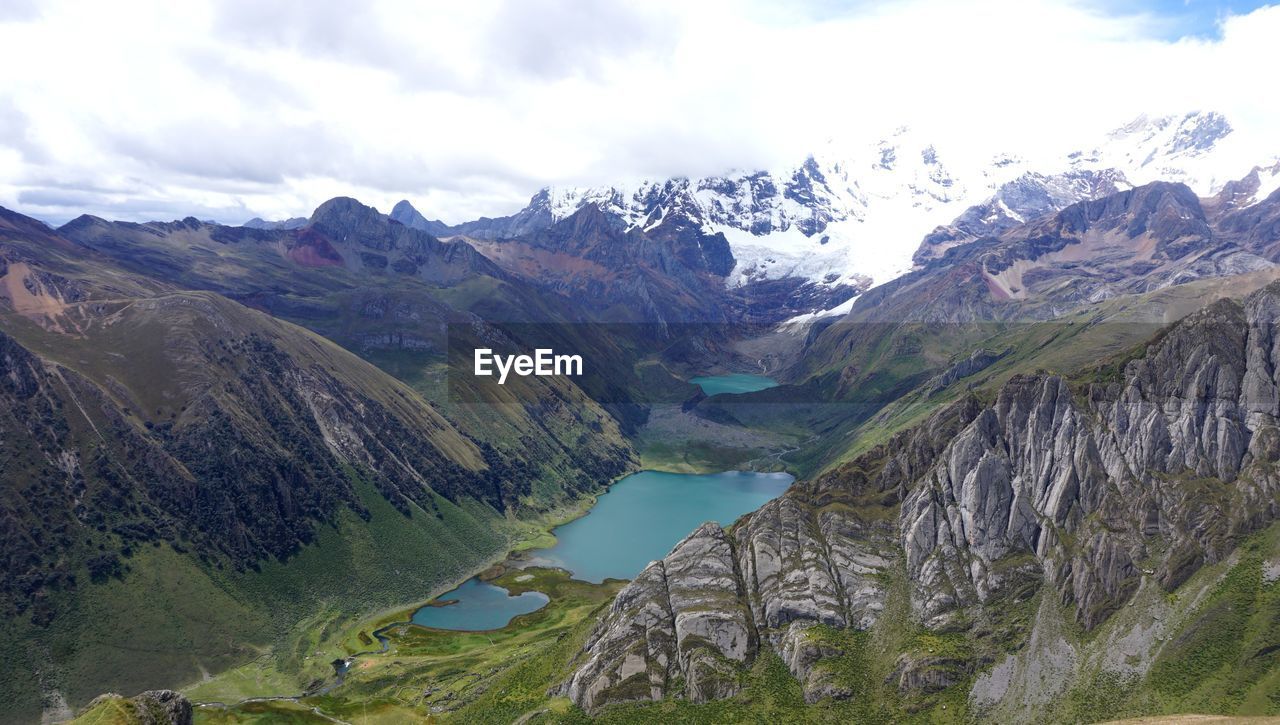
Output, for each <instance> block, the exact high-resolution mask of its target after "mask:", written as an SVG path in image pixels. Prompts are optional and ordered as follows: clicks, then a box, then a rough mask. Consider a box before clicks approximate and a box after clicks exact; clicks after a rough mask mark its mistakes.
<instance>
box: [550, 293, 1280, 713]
mask: <svg viewBox="0 0 1280 725" xmlns="http://www.w3.org/2000/svg"><path fill="white" fill-rule="evenodd" d="M1277 320H1280V284H1274V285H1272V286H1270V287H1268V288H1266V289H1264V290H1261V291H1260V292H1258V293H1256V294H1254V295H1253V296H1251V297H1250V298H1249V299H1248V300H1247V301H1246V302H1245V304H1243V305H1241V304H1238V303H1235V302H1231V301H1220V302H1218V303H1215V304H1213V305H1210V306H1209V307H1207V308H1205V309H1204V310H1202V311H1200V312H1198V313H1196V314H1194V315H1191V316H1190V317H1188V318H1187V319H1185V320H1184V321H1182V322H1181V323H1178V324H1177V325H1176V326H1174V327H1173V328H1171V329H1170V330H1169V331H1168V332H1167V334H1165V335H1164V336H1162V337H1161V338H1159V339H1158V340H1157V341H1155V342H1154V343H1153V344H1152V345H1151V346H1150V347H1149V348H1148V350H1147V354H1146V355H1145V357H1143V358H1140V359H1135V360H1132V361H1130V362H1129V363H1128V364H1127V365H1126V366H1125V367H1124V370H1123V373H1122V374H1121V375H1119V376H1118V379H1116V380H1113V381H1109V382H1103V383H1096V382H1095V383H1090V384H1087V385H1085V384H1077V385H1072V384H1069V382H1068V381H1067V380H1065V379H1064V378H1062V377H1060V376H1056V375H1050V374H1037V375H1031V376H1021V377H1015V378H1013V379H1012V380H1010V381H1009V382H1008V383H1006V384H1005V385H1004V387H1003V388H1002V389H1001V390H1000V392H999V394H998V395H997V397H996V399H995V400H994V401H992V402H991V403H990V404H987V405H983V404H980V403H979V402H978V401H977V400H976V399H973V398H969V399H966V400H962V401H960V402H957V403H955V404H953V405H951V406H949V407H947V408H946V409H943V410H941V411H939V412H937V413H935V414H934V415H933V416H932V417H931V418H930V419H929V420H928V421H926V422H925V423H924V424H922V425H921V426H919V427H917V428H915V429H912V430H909V431H905V432H903V433H901V434H899V435H897V436H895V437H894V438H893V439H892V440H891V441H890V442H889V443H887V444H885V445H883V446H881V447H879V448H876V449H875V450H873V451H871V452H869V453H867V454H865V455H864V456H862V457H860V458H859V459H857V460H855V461H853V462H852V463H849V464H846V465H845V466H843V467H841V468H840V469H838V470H837V471H835V472H834V473H831V474H828V475H825V476H822V477H820V478H818V479H815V480H813V481H809V482H804V483H799V484H796V485H795V486H793V487H792V488H791V489H790V490H789V491H788V492H787V493H786V494H784V495H783V496H781V497H779V498H778V499H776V500H774V501H771V502H770V503H768V504H765V505H764V506H763V507H761V508H760V509H759V510H757V511H756V512H754V513H752V514H750V515H748V516H746V517H744V518H743V519H742V520H741V521H740V522H739V523H738V524H737V525H736V526H735V527H734V528H733V530H732V531H731V532H730V533H728V534H726V533H725V532H724V531H722V530H721V529H720V528H719V527H718V526H715V525H714V524H707V525H705V526H703V527H702V528H700V529H699V530H698V531H696V532H694V534H692V535H691V536H690V537H689V538H687V539H686V540H685V541H683V542H681V543H680V544H679V545H677V546H676V548H675V549H674V550H673V551H672V552H671V554H669V555H668V556H667V557H666V558H665V559H663V560H662V561H658V562H654V563H653V564H651V565H650V566H649V568H647V569H646V570H645V571H644V572H643V573H642V574H641V575H640V576H639V577H637V578H636V580H635V581H634V582H633V583H632V584H630V585H629V586H627V587H626V588H624V589H623V590H622V592H621V593H620V594H619V596H618V599H617V601H616V602H615V604H614V606H613V608H612V609H611V610H610V611H609V613H608V614H607V615H606V616H605V618H604V620H603V621H602V622H601V623H600V625H599V626H598V628H597V630H596V632H595V634H594V635H593V636H592V638H591V640H590V641H589V642H588V644H587V647H586V649H585V651H584V653H583V662H582V664H581V665H580V666H579V668H578V670H577V671H576V672H575V674H574V676H573V678H572V679H571V680H570V681H569V682H568V683H567V684H566V685H565V691H566V693H567V694H568V695H569V696H570V697H571V698H573V699H574V700H575V701H576V702H578V703H579V704H580V705H582V706H583V707H584V708H586V709H587V710H592V709H594V708H597V707H599V706H600V705H602V704H605V703H607V702H611V701H616V700H619V699H657V698H661V697H664V696H672V695H683V696H687V697H689V698H691V699H694V700H698V701H701V700H706V699H710V698H715V697H723V696H726V695H729V694H732V693H733V692H736V688H737V686H736V682H737V680H736V679H735V675H736V674H737V668H741V667H743V666H745V665H748V664H749V663H750V662H751V661H753V660H754V658H755V656H756V655H757V653H758V651H759V648H760V647H770V648H772V649H774V650H775V651H776V652H778V653H779V654H780V655H781V656H782V658H783V660H784V661H785V662H786V663H787V665H788V667H789V668H790V670H791V672H792V673H793V674H794V675H795V676H796V677H797V678H799V679H800V680H801V682H802V683H803V684H804V686H805V693H806V698H807V699H809V700H810V701H813V700H815V699H819V698H821V697H840V696H842V695H847V693H842V691H841V690H840V688H839V687H836V686H832V685H831V684H830V683H828V682H826V681H824V680H823V679H822V677H821V676H820V674H819V675H815V672H816V670H815V667H814V664H815V663H816V662H818V661H820V660H821V659H822V658H824V657H828V656H832V654H833V653H832V652H826V651H824V650H823V649H822V645H820V644H818V643H817V642H818V641H819V640H815V639H814V638H811V637H809V636H807V630H809V628H811V627H814V626H819V625H826V626H829V627H834V628H858V629H866V628H869V627H871V626H872V625H873V624H875V622H876V621H877V619H878V618H879V616H880V614H881V612H882V611H883V610H884V608H885V603H886V600H887V597H888V592H887V591H886V585H885V584H884V582H885V581H886V580H887V578H888V577H887V576H886V575H888V574H889V573H890V572H891V571H892V570H893V567H899V566H900V567H902V568H904V569H905V572H906V578H907V585H908V589H909V595H908V596H909V599H910V607H911V612H912V616H913V618H914V619H915V620H916V621H918V622H919V623H920V624H922V625H924V626H925V627H926V628H929V629H932V630H935V631H956V630H963V629H965V628H967V627H969V626H971V624H972V623H973V622H975V621H978V620H980V619H981V618H982V615H983V612H984V607H990V606H996V607H998V606H999V605H1000V604H1001V603H1002V602H1003V601H1004V600H1005V599H1006V598H1009V597H1025V596H1027V592H1029V591H1034V590H1035V588H1036V587H1038V586H1039V585H1041V584H1043V585H1045V586H1048V587H1050V588H1051V590H1052V591H1054V592H1056V594H1057V596H1058V597H1059V599H1060V600H1061V601H1062V602H1063V603H1064V604H1066V605H1067V606H1068V607H1069V608H1070V610H1071V611H1073V612H1074V614H1075V618H1076V620H1077V622H1078V623H1079V624H1080V625H1081V626H1083V627H1085V628H1086V629H1091V628H1093V627H1095V626H1097V625H1098V624H1100V623H1101V622H1102V621H1104V620H1105V619H1106V618H1107V617H1108V616H1109V615H1110V614H1111V613H1113V612H1114V611H1116V610H1117V609H1119V608H1120V607H1121V606H1123V605H1124V603H1125V602H1127V601H1129V600H1130V598H1131V597H1132V596H1133V595H1134V593H1135V591H1136V590H1137V588H1138V586H1139V584H1140V581H1141V577H1142V574H1143V572H1142V570H1140V568H1139V563H1138V562H1144V563H1143V566H1151V563H1150V562H1154V568H1153V569H1149V570H1148V571H1147V573H1150V574H1152V575H1153V577H1154V580H1155V581H1156V582H1158V583H1159V585H1160V586H1163V587H1164V588H1166V589H1171V588H1173V587H1176V586H1178V585H1179V584H1180V583H1182V582H1183V581H1185V580H1186V578H1187V577H1188V576H1190V575H1191V574H1192V573H1194V572H1195V571H1196V570H1197V569H1198V568H1199V567H1200V566H1202V565H1203V564H1205V563H1210V562H1215V561H1219V560H1222V559H1223V558H1224V557H1226V556H1227V555H1228V554H1229V553H1230V552H1231V551H1232V549H1233V548H1234V547H1235V546H1236V544H1237V543H1238V541H1239V539H1240V538H1241V537H1242V536H1243V535H1245V534H1247V533H1249V532H1251V531H1253V530H1256V529H1257V528H1259V527H1261V526H1263V525H1265V524H1267V523H1268V522H1270V521H1272V520H1274V519H1276V518H1277V517H1278V516H1280V481H1278V480H1277V477H1276V475H1275V474H1274V473H1273V467H1272V466H1271V465H1270V464H1272V463H1274V461H1276V460H1277V459H1278V458H1280V429H1278V428H1277V423H1276V420H1277V417H1280V392H1278V391H1280V340H1278V339H1277V335H1276V330H1275V326H1276V324H1277ZM1153 544H1154V545H1153ZM935 659H938V658H935ZM944 659H945V658H944ZM944 659H938V661H936V662H935V661H932V660H930V659H929V658H928V657H925V658H920V657H915V658H912V657H906V658H904V659H901V660H900V662H899V667H898V668H897V670H896V671H895V673H894V675H893V676H894V677H896V678H897V680H898V686H899V687H900V689H902V690H903V691H918V692H929V691H933V690H937V689H941V688H944V687H947V686H948V685H949V684H952V683H953V681H955V680H956V677H955V676H953V675H955V673H956V672H963V671H964V670H963V668H964V667H966V666H968V665H966V664H965V663H962V662H958V661H957V662H952V661H944ZM891 679H892V678H891ZM680 681H683V683H684V688H683V690H681V689H680V688H678V687H674V686H673V685H672V683H674V682H680Z"/></svg>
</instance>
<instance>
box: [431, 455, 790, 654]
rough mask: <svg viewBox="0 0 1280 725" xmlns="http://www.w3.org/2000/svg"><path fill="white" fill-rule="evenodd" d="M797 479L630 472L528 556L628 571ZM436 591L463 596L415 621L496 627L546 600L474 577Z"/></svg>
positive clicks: (616, 573)
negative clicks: (546, 544) (552, 543)
mask: <svg viewBox="0 0 1280 725" xmlns="http://www.w3.org/2000/svg"><path fill="white" fill-rule="evenodd" d="M794 480H795V479H794V478H793V477H792V476H791V475H790V474H786V473H752V472H744V471H730V472H728V473H712V474H688V473H661V472H658V471H640V472H639V473H633V474H631V475H630V476H627V477H626V478H623V479H622V480H620V481H618V482H617V483H615V484H614V485H613V486H612V487H611V488H610V489H609V490H608V491H607V492H605V493H604V494H602V495H601V496H600V498H599V499H598V500H597V501H596V505H595V506H594V507H593V508H592V509H591V511H590V512H589V513H587V515H586V516H583V517H582V518H579V519H575V520H573V521H570V522H569V523H567V524H565V525H564V526H560V527H558V528H556V530H555V535H556V544H555V546H553V547H551V548H550V549H543V550H541V551H538V552H536V553H534V554H533V556H531V557H530V558H529V559H528V562H529V563H530V564H531V565H533V566H550V567H560V568H562V569H567V570H568V571H570V572H571V573H572V574H573V577H574V578H575V579H581V580H584V581H590V582H601V581H603V580H605V579H606V578H613V579H631V578H633V577H634V576H635V575H636V574H639V573H640V571H641V570H642V569H644V568H645V566H647V565H648V564H649V562H651V561H653V560H655V559H661V558H662V557H664V556H666V555H667V552H669V551H671V548H672V547H673V546H675V545H676V544H677V543H679V542H680V540H681V539H683V538H684V537H686V536H688V535H689V534H690V533H692V532H693V530H694V529H696V528H698V527H699V526H701V525H702V524H704V523H706V522H707V521H716V522H719V523H720V524H721V525H724V526H728V525H729V524H731V523H733V522H734V521H735V520H737V518H738V517H739V516H741V515H743V514H745V513H748V512H750V511H754V510H756V509H758V508H760V507H761V506H763V505H764V504H765V503H767V502H768V501H770V500H772V499H774V498H777V497H778V496H779V495H781V494H782V492H784V491H786V490H787V487H788V486H790V485H791V482H792V481H794ZM439 599H440V600H446V599H456V600H458V602H457V603H456V604H450V605H446V606H427V607H422V608H421V609H419V610H418V611H416V612H414V614H413V622H414V623H415V624H421V625H423V626H425V627H435V628H438V629H454V630H468V631H475V630H484V629H498V628H499V627H503V626H506V624H507V623H508V622H510V621H511V619H512V618H513V617H516V616H518V615H521V614H527V613H529V612H533V611H536V610H538V609H540V608H541V607H542V606H544V605H545V604H546V603H547V602H548V601H549V599H548V598H547V596H546V595H545V594H542V593H540V592H525V593H524V594H521V595H520V596H516V597H513V596H510V595H509V594H508V593H507V590H505V589H503V588H501V587H497V586H494V585H492V584H486V583H484V582H481V581H480V580H479V579H474V578H473V579H468V580H467V581H466V582H464V583H463V584H462V586H460V587H458V588H457V589H455V590H453V591H451V592H449V593H447V594H443V595H441V596H440V597H439Z"/></svg>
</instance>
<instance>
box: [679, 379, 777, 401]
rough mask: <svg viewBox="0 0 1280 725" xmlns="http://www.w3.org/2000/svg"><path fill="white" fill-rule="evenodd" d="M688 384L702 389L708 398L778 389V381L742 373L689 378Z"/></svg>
mask: <svg viewBox="0 0 1280 725" xmlns="http://www.w3.org/2000/svg"><path fill="white" fill-rule="evenodd" d="M689 382H691V383H693V384H694V385H697V386H698V387H700V388H702V392H703V393H705V394H706V395H707V396H708V397H709V396H712V395H720V394H721V393H729V394H734V393H754V392H755V391H757V390H765V389H766V388H776V387H778V381H776V380H774V379H773V378H767V377H765V376H763V375H746V374H743V373H734V374H732V375H705V376H703V377H699V378H691V379H690V380H689Z"/></svg>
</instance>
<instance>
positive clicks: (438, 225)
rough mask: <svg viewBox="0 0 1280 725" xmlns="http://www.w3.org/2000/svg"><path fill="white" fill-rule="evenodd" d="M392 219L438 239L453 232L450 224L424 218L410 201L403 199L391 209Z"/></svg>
mask: <svg viewBox="0 0 1280 725" xmlns="http://www.w3.org/2000/svg"><path fill="white" fill-rule="evenodd" d="M390 217H391V219H392V220H393V221H397V222H400V223H401V224H403V225H405V226H406V227H409V228H410V229H417V230H419V231H423V232H426V233H428V234H432V235H434V236H437V237H439V236H444V235H446V234H450V233H451V232H452V230H451V229H450V228H449V225H448V224H445V223H444V222H442V221H438V220H436V219H428V218H426V217H425V216H423V215H422V212H419V211H418V210H417V209H416V208H414V206H413V204H411V203H410V202H409V200H408V199H401V200H400V201H398V202H396V205H395V206H393V207H391V214H390Z"/></svg>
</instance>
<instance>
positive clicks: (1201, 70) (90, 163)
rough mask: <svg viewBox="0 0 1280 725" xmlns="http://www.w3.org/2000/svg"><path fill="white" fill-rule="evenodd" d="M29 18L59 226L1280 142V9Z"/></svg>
mask: <svg viewBox="0 0 1280 725" xmlns="http://www.w3.org/2000/svg"><path fill="white" fill-rule="evenodd" d="M450 5H451V6H446V5H445V4H444V3H415V2H391V1H382V2H375V3H372V4H370V5H369V6H368V7H367V9H363V10H353V9H352V7H353V6H351V4H349V3H337V2H314V1H313V2H304V1H302V0H294V1H292V2H276V3H261V2H251V1H248V0H244V1H239V2H223V3H200V2H191V3H169V2H159V1H158V0H157V1H155V2H130V3H126V4H124V5H121V4H115V3H112V4H107V3H91V2H62V1H58V0H54V1H52V2H45V3H40V4H38V5H37V4H33V3H26V4H24V5H23V6H22V12H14V13H9V14H0V204H2V205H5V206H12V207H15V208H17V209H18V210H20V211H24V212H27V213H32V214H35V215H37V216H42V217H44V218H49V219H52V220H55V221H61V220H63V219H66V218H68V217H70V216H73V215H75V214H77V213H79V212H80V211H88V212H92V213H98V214H102V215H106V216H114V217H121V218H130V219H138V218H149V217H154V216H157V215H160V216H179V215H182V214H181V213H180V212H179V211H178V210H182V209H188V210H190V212H191V213H194V214H196V215H197V216H211V215H212V216H217V217H218V218H220V219H222V220H224V221H228V222H238V221H242V220H243V219H244V218H247V217H248V216H251V215H262V216H266V217H287V216H296V215H299V214H305V213H307V212H308V211H309V210H310V209H311V208H313V207H314V206H316V205H317V204H318V203H319V202H321V201H323V200H324V199H325V198H327V197H328V196H332V195H336V194H351V195H355V196H357V197H359V198H361V199H364V200H366V201H368V202H370V203H373V204H375V205H376V206H378V207H379V208H382V209H384V210H385V209H388V208H389V207H390V205H391V204H393V203H394V202H395V201H396V200H397V199H399V198H401V197H408V198H410V199H412V200H413V201H414V202H415V204H417V205H418V206H419V207H420V208H421V209H422V210H423V211H424V213H426V214H428V215H429V216H433V217H441V218H444V219H446V220H448V221H461V220H464V219H467V218H472V217H475V216H479V215H481V214H489V215H494V214H501V213H510V212H511V211H514V210H515V209H516V208H518V207H519V206H520V205H521V204H522V203H523V202H524V201H525V200H526V199H527V198H528V197H529V196H530V195H531V194H532V192H533V191H534V190H536V189H537V188H538V187H539V186H541V185H543V184H548V183H562V184H565V183H567V184H591V183H602V182H607V181H609V180H612V179H634V178H637V177H645V176H667V175H676V174H703V173H715V172H717V171H721V170H724V169H726V168H728V167H755V166H772V165H776V164H780V163H788V162H794V161H795V160H798V158H799V157H802V156H803V154H804V153H806V152H807V151H808V150H809V149H812V148H815V147H816V146H817V145H818V144H819V143H820V142H821V140H823V139H826V138H829V137H833V136H834V137H838V138H858V139H863V138H866V137H868V136H871V135H875V134H881V133H883V132H884V130H886V129H889V128H892V127H894V126H897V125H900V124H903V123H909V124H911V125H913V126H917V127H922V128H925V129H929V131H930V132H931V133H935V134H936V135H937V137H938V138H939V141H940V143H946V142H948V141H950V142H951V145H952V146H954V147H958V148H962V149H967V150H969V151H971V152H972V153H974V154H983V155H989V154H990V153H991V152H993V151H995V150H997V149H1000V148H1008V147H1010V146H1012V147H1014V148H1016V149H1018V150H1020V151H1024V152H1025V150H1027V149H1034V150H1040V151H1042V152H1044V153H1046V154H1049V153H1057V152H1058V151H1061V150H1063V149H1061V148H1059V146H1062V145H1073V144H1077V143H1080V142H1081V141H1082V139H1089V140H1091V139H1093V138H1095V137H1096V135H1097V134H1098V133H1100V132H1102V131H1103V130H1105V129H1107V128H1110V127H1113V126H1115V125H1117V124H1118V123H1120V122H1122V121H1124V120H1127V119H1128V118H1129V117H1132V116H1134V115H1136V114H1137V113H1139V112H1148V113H1161V112H1172V111H1181V110H1187V109H1214V110H1219V111H1222V112H1223V113H1225V114H1227V115H1228V117H1229V118H1230V119H1231V120H1232V122H1233V123H1234V124H1235V125H1236V126H1237V128H1238V129H1239V132H1240V133H1241V134H1244V135H1248V134H1255V135H1256V136H1257V137H1258V138H1260V139H1262V138H1265V137H1266V136H1267V135H1268V134H1269V132H1270V131H1271V130H1272V129H1275V128H1277V127H1280V124H1278V123H1277V122H1278V121H1280V96H1277V95H1276V94H1273V93H1270V92H1269V91H1268V90H1267V88H1266V85H1265V83H1266V81H1265V75H1264V74H1265V72H1266V69H1267V68H1268V67H1269V66H1270V65H1271V64H1272V63H1273V61H1272V57H1271V54H1272V45H1273V39H1274V38H1276V37H1280V8H1276V7H1273V8H1266V9H1262V10H1258V11H1255V12H1253V13H1251V14H1249V15H1247V16H1234V17H1228V18H1227V19H1226V20H1224V21H1223V23H1222V26H1221V34H1220V35H1221V37H1220V38H1218V39H1214V40H1205V39H1184V40H1180V41H1168V40H1164V39H1163V38H1164V37H1166V35H1167V27H1166V24H1167V23H1166V21H1167V19H1166V18H1161V17H1159V16H1155V15H1150V14H1148V15H1143V14H1128V15H1121V14H1116V13H1113V12H1106V11H1105V9H1103V8H1101V7H1099V6H1097V5H1094V4H1084V3H1080V2H1071V1H1070V0H992V1H989V2H981V3H954V2H949V1H948V0H914V1H909V2H905V3H892V4H863V5H858V6H855V7H854V9H853V10H847V11H836V10H835V9H833V8H832V7H831V6H830V5H829V4H826V3H811V4H807V5H799V6H797V5H795V4H782V3H779V4H764V3H734V2H729V1H728V0H704V1H700V2H697V3H690V2H680V1H677V0H651V1H649V2H644V3H641V2H627V3H623V2H610V3H603V2H600V3H597V2H574V1H573V0H483V1H480V2H469V3H466V4H463V3H456V4H450Z"/></svg>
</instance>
